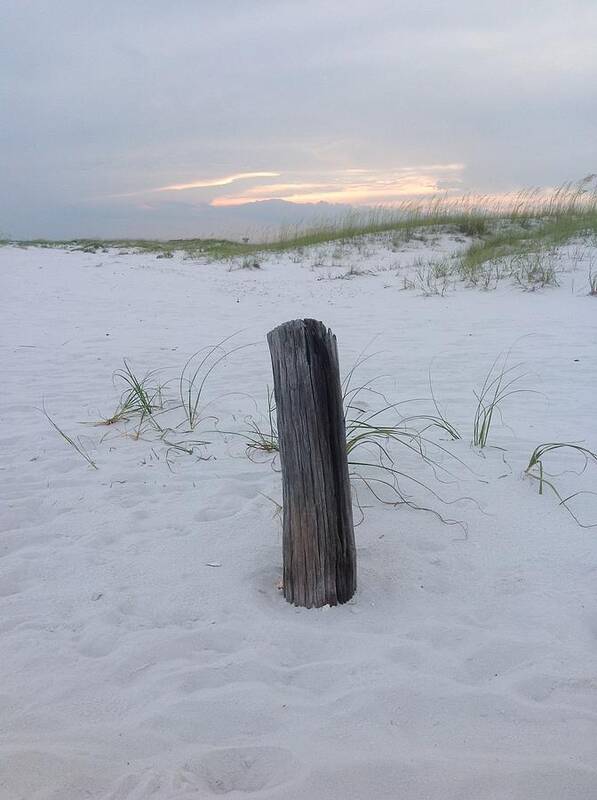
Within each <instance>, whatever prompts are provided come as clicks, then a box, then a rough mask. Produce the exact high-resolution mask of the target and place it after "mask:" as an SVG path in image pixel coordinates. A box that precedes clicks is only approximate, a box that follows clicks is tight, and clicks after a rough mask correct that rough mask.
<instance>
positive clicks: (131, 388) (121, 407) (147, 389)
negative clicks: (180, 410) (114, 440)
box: [99, 359, 162, 429]
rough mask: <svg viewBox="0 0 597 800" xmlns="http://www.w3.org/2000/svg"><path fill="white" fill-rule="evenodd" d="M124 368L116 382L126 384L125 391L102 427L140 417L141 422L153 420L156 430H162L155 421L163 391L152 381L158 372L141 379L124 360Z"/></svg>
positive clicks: (103, 421) (104, 420) (118, 371)
mask: <svg viewBox="0 0 597 800" xmlns="http://www.w3.org/2000/svg"><path fill="white" fill-rule="evenodd" d="M123 364H124V366H123V368H122V369H119V370H116V372H115V373H114V380H115V381H120V382H121V383H123V384H124V386H125V389H124V391H123V393H122V395H121V397H120V401H119V403H118V406H117V407H116V410H115V411H114V413H113V414H112V415H111V416H109V417H106V418H104V419H102V420H100V423H99V424H100V425H114V424H116V423H117V422H125V421H128V420H129V419H130V418H131V417H133V416H134V417H138V418H139V419H140V421H141V422H143V421H144V420H146V419H149V420H151V422H152V423H153V424H154V425H155V427H156V428H158V429H159V428H160V426H159V424H158V423H157V422H156V420H155V416H154V415H155V412H156V411H157V410H158V409H160V408H162V389H161V387H160V386H159V385H158V386H153V383H151V382H152V379H153V378H154V376H155V374H156V370H153V371H152V372H148V373H147V374H146V375H144V376H143V377H142V378H140V377H139V376H138V375H137V374H136V373H135V372H134V371H133V369H132V368H131V366H130V364H129V363H128V362H127V360H126V359H123Z"/></svg>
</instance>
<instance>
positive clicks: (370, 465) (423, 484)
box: [227, 357, 474, 530]
mask: <svg viewBox="0 0 597 800" xmlns="http://www.w3.org/2000/svg"><path fill="white" fill-rule="evenodd" d="M368 358H369V357H359V359H357V361H356V362H355V365H354V366H353V367H352V368H351V369H350V370H349V372H348V374H347V375H346V377H345V378H344V380H343V382H342V394H343V404H344V422H345V430H346V454H347V459H348V466H349V474H350V479H351V483H352V487H353V498H354V501H355V505H356V506H357V507H358V508H359V510H360V511H361V513H362V512H363V507H362V504H361V502H360V499H359V491H358V486H359V485H362V486H364V487H366V488H367V489H368V490H369V491H370V492H371V494H372V495H373V496H374V497H375V498H376V499H377V500H378V501H380V502H382V503H384V504H386V505H391V506H398V505H406V506H408V507H410V508H412V509H415V510H422V511H427V512H430V513H432V514H434V515H435V516H437V517H438V519H440V520H441V521H442V522H444V523H446V524H454V525H459V526H461V527H462V528H463V529H464V530H465V526H464V524H463V523H462V522H461V521H459V520H454V519H450V518H447V517H445V516H444V515H442V514H441V513H440V512H438V511H437V510H436V509H434V508H432V507H430V506H428V505H423V504H422V503H420V502H419V501H417V500H415V499H414V497H413V496H412V495H411V493H410V491H409V488H408V487H409V486H410V488H411V489H414V490H420V491H423V492H426V493H427V494H429V495H431V496H432V497H433V498H434V499H435V500H437V501H438V502H440V503H442V504H449V503H450V502H458V500H465V499H466V500H470V501H472V498H458V500H455V501H447V500H445V499H444V498H443V497H442V496H441V495H440V494H439V492H438V491H437V490H436V489H434V488H433V487H432V486H431V485H430V483H429V482H428V481H425V480H424V479H422V478H420V477H418V476H416V475H415V474H413V473H412V472H411V471H408V470H407V468H406V467H403V466H399V465H398V463H397V461H396V459H395V456H394V455H393V454H392V448H393V447H394V446H397V447H400V448H404V451H405V454H408V455H409V456H413V457H414V460H415V461H418V462H420V463H421V464H423V466H424V467H425V468H426V469H428V470H429V471H430V473H431V474H432V475H433V477H434V478H435V479H437V480H438V481H439V482H442V483H446V482H452V476H451V473H450V471H449V470H448V469H447V468H446V467H445V466H444V465H443V464H441V463H440V460H439V459H440V457H445V458H447V459H448V460H452V461H453V462H454V463H456V462H458V463H459V464H460V465H462V466H464V467H465V468H466V465H464V463H463V462H462V461H461V460H460V459H459V458H458V457H457V456H455V455H454V454H452V453H450V451H449V450H448V449H447V448H446V447H444V446H443V445H442V444H440V443H439V442H437V441H435V440H434V439H432V438H431V437H430V436H429V435H428V431H430V430H436V431H441V432H443V433H445V434H447V435H448V436H449V438H450V439H459V438H460V434H459V433H458V431H457V429H456V428H455V426H454V425H452V424H451V423H450V422H449V421H448V420H447V419H446V417H445V415H444V414H443V413H442V412H441V410H440V409H439V406H438V405H437V401H436V399H435V396H434V395H433V394H432V403H433V405H434V408H435V411H436V413H421V414H408V415H405V414H403V413H402V411H401V409H402V407H403V406H406V405H408V404H411V403H419V402H421V400H423V399H424V398H417V399H414V400H407V401H400V402H395V403H394V402H389V401H388V400H387V399H386V398H385V396H384V395H383V394H382V393H381V392H380V391H378V389H377V388H376V387H375V384H376V379H373V380H370V381H366V382H364V383H356V381H355V372H356V370H357V369H358V367H360V366H361V365H362V364H363V363H364V362H365V361H366V360H368ZM267 399H268V411H267V415H266V420H267V421H266V423H265V425H263V424H261V423H260V422H258V421H256V420H254V419H251V420H250V430H249V431H245V432H240V433H238V434H237V435H240V436H242V438H243V439H244V440H245V442H246V447H247V454H248V456H249V458H251V459H253V458H254V457H255V456H256V455H257V454H264V455H265V456H274V458H275V457H277V455H278V453H279V449H280V446H279V439H278V431H277V426H276V407H275V399H274V396H273V393H272V392H271V391H270V390H269V388H268V391H267ZM371 405H372V408H370V407H369V406H371ZM227 433H233V432H231V431H228V432H227ZM472 502H474V501H472Z"/></svg>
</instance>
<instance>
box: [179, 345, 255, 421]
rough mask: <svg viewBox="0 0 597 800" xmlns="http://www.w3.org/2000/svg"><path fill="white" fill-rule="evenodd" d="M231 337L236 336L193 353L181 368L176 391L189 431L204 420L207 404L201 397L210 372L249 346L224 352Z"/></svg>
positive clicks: (212, 417)
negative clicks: (233, 354)
mask: <svg viewBox="0 0 597 800" xmlns="http://www.w3.org/2000/svg"><path fill="white" fill-rule="evenodd" d="M233 336H236V334H232V335H231V336H227V337H226V338H225V339H222V341H220V342H218V343H217V344H215V345H209V346H208V347H204V348H202V349H201V350H198V351H197V352H196V353H193V355H192V356H191V357H190V358H189V359H188V360H187V361H186V363H185V365H184V367H183V368H182V371H181V373H180V378H179V381H178V391H179V397H180V404H181V407H182V409H183V411H184V415H185V420H186V424H187V425H188V427H189V428H190V430H195V428H196V427H197V425H198V424H199V422H201V421H203V420H205V418H206V412H207V408H208V404H206V403H205V402H204V399H203V397H204V390H205V386H206V383H207V381H208V379H209V377H210V375H211V374H212V372H213V371H214V370H215V369H216V367H218V366H219V365H220V364H221V363H222V362H223V361H224V359H226V358H227V357H228V356H230V355H232V353H235V352H237V351H238V350H242V349H244V348H245V347H250V346H251V345H240V346H238V347H234V348H232V349H231V350H226V349H225V348H224V345H225V344H226V342H228V341H230V339H232V338H233ZM212 402H213V401H211V402H210V403H209V405H211V404H212ZM209 416H210V418H211V419H212V420H216V417H214V416H213V415H209Z"/></svg>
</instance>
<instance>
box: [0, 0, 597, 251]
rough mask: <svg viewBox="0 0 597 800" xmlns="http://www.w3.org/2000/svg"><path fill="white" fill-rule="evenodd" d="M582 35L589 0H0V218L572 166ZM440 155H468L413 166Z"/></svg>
mask: <svg viewBox="0 0 597 800" xmlns="http://www.w3.org/2000/svg"><path fill="white" fill-rule="evenodd" d="M140 22H142V24H140ZM595 41H597V3H595V1H594V0H568V2H567V3H565V4H564V3H561V2H556V0H527V2H525V3H521V2H520V0H502V1H501V2H500V3H479V2H478V0H459V2H458V3H456V4H455V3H444V2H440V0H429V2H427V3H422V4H421V3H418V4H416V3H412V2H408V1H407V0H370V2H369V3H366V4H365V3H363V2H362V0H302V2H301V3H297V2H296V0H254V2H252V3H246V2H242V0H220V2H218V3H207V2H204V3H198V2H196V0H178V1H177V2H176V3H174V4H170V5H166V4H164V3H163V2H160V0H146V1H145V2H143V3H141V2H138V1H137V0H134V1H133V0H131V2H122V0H104V2H102V3H101V4H97V3H95V4H94V3H81V2H79V1H78V0H61V2H60V3H48V2H47V0H27V2H23V0H4V1H3V5H2V26H0V108H2V126H0V174H2V192H1V193H0V229H1V230H4V231H9V232H11V233H13V235H20V233H21V232H22V233H23V234H25V232H27V233H28V234H31V235H35V234H36V232H38V231H41V230H42V229H43V230H44V231H46V232H47V231H48V228H51V227H52V225H55V224H56V220H57V219H59V220H63V221H64V225H62V227H64V226H65V225H67V224H70V225H71V229H72V234H73V235H85V233H86V229H84V228H83V227H82V226H83V225H84V224H88V223H87V221H88V220H89V219H93V220H94V230H97V229H98V228H101V229H102V230H104V232H105V235H107V236H109V235H111V230H112V229H113V227H114V220H115V219H118V218H119V215H123V216H126V213H127V212H128V211H129V210H130V209H131V208H132V207H133V206H134V204H135V203H137V202H138V201H139V199H142V198H143V196H144V195H147V197H154V196H159V197H168V196H169V195H168V193H170V192H172V193H173V194H174V193H182V195H181V196H184V197H186V196H187V194H188V196H190V197H193V199H194V200H196V201H197V202H201V203H206V204H208V203H214V202H218V203H220V204H221V203H223V202H235V201H237V202H238V201H239V199H240V198H253V199H264V198H265V197H267V196H272V197H276V198H278V197H283V198H286V199H291V198H295V200H296V201H298V202H306V198H307V197H308V196H313V197H315V196H320V197H321V195H323V196H326V197H327V198H328V199H330V200H333V201H334V202H335V199H334V198H341V202H345V201H347V200H349V199H350V200H351V202H358V203H361V202H366V201H367V198H369V199H370V200H371V201H372V202H377V201H383V200H384V198H389V199H390V200H391V199H392V197H396V198H399V197H400V196H401V195H400V192H401V191H403V190H404V189H405V188H408V189H409V191H411V190H412V191H420V192H426V191H429V189H430V188H432V187H433V185H436V186H437V188H438V190H440V191H443V190H445V188H446V184H447V188H448V189H449V190H450V191H452V190H454V191H456V190H457V189H460V190H462V191H467V190H472V191H477V192H491V193H496V192H504V191H508V190H512V189H516V188H518V187H523V186H529V185H533V186H535V185H540V186H545V185H548V186H549V185H555V184H558V183H561V182H563V181H566V180H575V179H577V178H580V177H582V175H584V174H586V173H588V172H592V171H595V166H596V164H597V143H596V138H595V130H596V129H597V59H596V58H595ZM448 164H462V165H465V166H464V167H463V168H462V169H461V170H460V171H458V172H450V171H444V172H442V171H441V170H439V171H438V170H436V171H435V172H434V171H432V170H429V172H425V171H423V178H421V177H420V175H421V170H420V168H419V167H418V166H417V165H427V166H429V167H433V166H434V165H435V166H439V167H442V165H448ZM397 165H398V166H399V169H397ZM408 170H410V173H409V172H408ZM270 172H275V173H277V174H276V175H273V174H272V175H270V174H266V173H270ZM256 173H259V174H256ZM262 173H263V174H262ZM347 175H351V176H352V178H351V180H347V179H346V176H347ZM220 176H221V177H220ZM272 178H279V180H276V181H275V182H274V181H273V180H272ZM227 181H229V182H227ZM241 181H244V183H243V184H242V186H240V182H241ZM380 181H382V182H383V181H385V183H380ZM434 181H435V184H434V183H433V182H434ZM279 184H321V185H318V186H310V187H309V186H299V187H294V188H293V187H291V186H285V187H282V186H280V185H279ZM416 184H418V185H419V189H418V190H417V189H416ZM268 185H269V186H270V189H269V190H268V189H267V188H265V187H267V186H268ZM231 186H232V187H234V189H236V188H238V192H235V191H233V190H232V189H231V188H230V187H231ZM272 186H273V187H275V188H271V187H272ZM328 186H329V188H328ZM386 186H387V187H388V191H387V192H386V194H385V195H384V194H383V193H382V194H380V193H381V192H382V189H383V188H384V187H386ZM142 187H151V188H150V189H147V190H143V188H142ZM351 187H352V188H351ZM320 190H321V194H318V192H320ZM90 198H92V199H91V200H90ZM77 210H81V213H80V214H79V213H78V212H77ZM83 211H84V213H83ZM75 212H77V213H75ZM87 212H89V216H88V215H87ZM157 213H158V212H157V211H156V212H155V214H156V216H157ZM75 221H76V222H75ZM164 221H165V222H166V221H167V222H168V224H171V217H170V216H168V217H164Z"/></svg>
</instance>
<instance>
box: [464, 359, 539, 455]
mask: <svg viewBox="0 0 597 800" xmlns="http://www.w3.org/2000/svg"><path fill="white" fill-rule="evenodd" d="M509 356H510V353H509V352H508V353H507V354H506V355H505V356H502V355H501V354H499V355H498V356H496V358H495V360H494V361H493V363H492V364H491V367H490V368H489V371H488V372H487V375H486V376H485V380H484V381H483V385H482V386H481V389H480V390H479V391H478V392H477V391H475V392H474V394H475V398H476V399H477V405H476V408H475V415H474V419H473V445H474V446H475V447H479V448H484V447H485V446H486V445H487V441H488V439H489V433H490V431H491V427H492V424H493V421H494V419H495V417H496V416H499V417H500V418H501V407H502V405H503V403H504V401H505V400H507V399H508V398H509V397H512V396H513V395H515V394H520V393H521V392H528V391H531V390H529V389H520V388H517V384H518V382H519V381H521V380H522V379H523V378H524V377H526V373H522V372H521V370H522V367H523V365H522V364H521V363H519V364H513V365H511V366H508V360H509Z"/></svg>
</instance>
